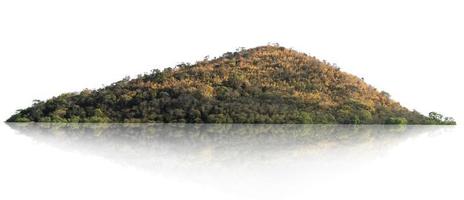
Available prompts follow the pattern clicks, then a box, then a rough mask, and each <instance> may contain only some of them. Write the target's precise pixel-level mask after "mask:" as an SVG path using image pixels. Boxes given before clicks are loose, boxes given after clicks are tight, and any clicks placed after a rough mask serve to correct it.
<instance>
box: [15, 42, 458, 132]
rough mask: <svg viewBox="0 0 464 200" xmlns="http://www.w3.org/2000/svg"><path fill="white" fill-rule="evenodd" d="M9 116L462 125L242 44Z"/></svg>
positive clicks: (279, 53)
mask: <svg viewBox="0 0 464 200" xmlns="http://www.w3.org/2000/svg"><path fill="white" fill-rule="evenodd" d="M7 121H8V122H30V121H33V122H187V123H344V124H384V123H387V124H406V123H407V124H454V123H455V122H454V121H453V119H452V118H443V116H441V115H440V114H437V113H430V115H429V116H424V115H422V114H420V113H418V112H416V111H410V110H408V109H406V108H404V107H402V106H401V105H400V104H399V103H398V102H395V101H394V100H392V99H390V97H389V95H388V93H386V92H380V91H378V90H377V89H375V88H374V87H372V86H370V85H368V84H366V83H365V82H364V81H363V80H362V79H360V78H357V77H355V76H353V75H351V74H348V73H345V72H343V71H341V70H340V69H339V68H337V67H335V66H332V65H331V64H330V63H327V62H325V61H320V60H318V59H317V58H315V57H312V56H309V55H306V54H304V53H299V52H297V51H294V50H291V49H286V48H283V47H278V46H262V47H257V48H253V49H239V50H237V51H236V52H228V53H225V54H223V56H221V57H219V58H214V59H211V60H210V59H208V58H205V59H204V60H203V61H199V62H197V63H195V64H188V63H186V64H185V63H184V64H180V65H178V66H176V67H174V68H166V69H164V70H163V71H160V70H156V69H155V70H152V72H151V73H147V74H144V75H139V76H138V77H137V78H135V79H130V78H125V79H123V80H121V81H119V82H116V83H113V84H111V85H109V86H106V87H104V88H101V89H97V90H88V89H87V90H84V91H81V92H79V93H66V94H62V95H59V96H57V97H53V98H51V99H49V100H46V101H35V102H34V104H33V105H32V106H31V107H29V108H26V109H23V110H18V113H16V114H14V115H13V116H11V117H10V118H9V119H8V120H7Z"/></svg>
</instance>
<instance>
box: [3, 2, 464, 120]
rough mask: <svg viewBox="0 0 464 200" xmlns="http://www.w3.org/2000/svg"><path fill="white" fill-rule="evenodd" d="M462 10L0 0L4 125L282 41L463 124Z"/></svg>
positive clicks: (452, 5)
mask: <svg viewBox="0 0 464 200" xmlns="http://www.w3.org/2000/svg"><path fill="white" fill-rule="evenodd" d="M463 9H464V7H463V6H462V5H461V2H460V1H452V0H435V1H427V0H425V1H424V0H421V1H404V0H390V1H372V0H366V1H362V0H354V1H335V0H324V1H322V0H321V1H307V0H306V1H292V0H286V1H269V0H267V1H249V0H247V1H245V0H236V1H218V0H214V1H213V0H210V1H208V0H198V1H187V0H185V1H180V0H170V1H139V0H131V1H117V0H113V1H102V0H80V1H63V0H56V1H53V0H44V1H32V0H30V1H27V0H11V1H8V0H7V1H5V0H1V1H0V70H1V71H0V74H1V78H0V81H1V82H0V87H1V88H0V91H1V92H2V98H1V102H0V106H1V107H0V110H1V112H0V119H1V120H6V118H8V117H9V116H10V115H11V114H13V113H14V112H15V111H16V110H17V109H20V108H25V107H27V106H30V105H31V104H32V100H34V99H40V100H46V99H48V98H50V97H52V96H56V95H58V94H60V93H63V92H74V91H80V90H82V89H84V88H90V89H95V88H99V87H101V86H102V85H109V84H110V83H112V82H115V81H118V80H120V79H122V78H123V77H124V76H126V75H130V76H132V77H134V76H135V75H137V74H140V73H144V72H149V71H150V70H151V69H153V68H164V67H173V66H175V65H176V64H179V63H180V62H195V61H196V60H202V59H203V57H204V56H206V55H210V56H211V57H214V56H220V55H222V53H224V52H227V51H234V50H235V49H236V48H237V47H247V48H252V47H255V46H259V45H266V44H267V43H269V42H277V43H279V44H280V45H281V46H285V47H288V48H294V49H296V50H298V51H301V52H305V53H309V54H311V55H314V56H316V57H318V58H320V59H325V60H327V61H329V62H331V63H336V64H337V65H338V66H340V67H341V68H342V70H344V71H346V72H350V73H352V74H355V75H357V76H359V77H364V78H365V80H366V81H367V82H368V83H369V84H372V85H373V86H375V87H377V88H378V89H379V90H384V91H387V92H389V93H390V94H391V95H392V97H393V98H394V99H395V100H397V101H399V102H401V103H402V104H403V105H404V106H406V107H408V108H410V109H417V110H418V111H420V112H422V113H424V114H427V113H428V112H430V111H437V112H440V113H443V114H445V115H447V116H452V117H455V118H456V119H457V120H458V121H459V120H461V121H462V120H463V119H464V114H463V107H462V106H461V104H462V102H464V98H463V95H462V89H461V87H462V85H464V79H463V78H462V77H461V76H462V70H461V68H462V67H463V65H464V60H463V59H462V53H463V52H464V37H463V35H464V29H463V27H464V26H462V24H463V19H464V12H462V10H463Z"/></svg>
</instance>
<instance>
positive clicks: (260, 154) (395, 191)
mask: <svg viewBox="0 0 464 200" xmlns="http://www.w3.org/2000/svg"><path fill="white" fill-rule="evenodd" d="M2 130H6V131H5V132H6V133H5V134H9V137H12V138H16V139H17V140H16V141H19V142H20V143H21V142H22V144H23V146H26V147H27V148H30V147H31V146H33V147H34V148H38V149H43V148H46V149H47V150H46V151H45V154H40V155H37V154H34V153H31V154H30V156H31V157H32V156H34V157H35V158H37V156H39V157H44V158H46V159H44V160H46V162H45V163H41V165H42V168H44V169H45V170H44V171H46V172H48V173H49V174H48V175H50V178H51V179H53V178H56V177H54V175H53V171H54V170H55V169H56V165H58V166H60V165H62V162H67V161H65V160H63V161H60V159H63V158H65V159H66V160H67V159H68V158H69V157H73V158H75V159H73V160H72V162H77V163H79V164H78V165H76V166H71V167H69V166H67V167H68V168H69V169H67V170H66V171H68V172H69V173H75V174H78V175H79V176H80V177H87V178H88V180H87V181H88V182H87V183H89V182H92V181H94V180H92V179H94V178H95V179H97V177H99V176H100V175H101V174H99V173H101V171H104V173H109V174H110V175H111V176H112V177H114V178H116V179H117V177H118V176H120V177H126V176H127V177H131V178H133V177H136V176H135V175H134V174H139V175H140V173H142V175H141V177H139V178H135V180H136V181H133V182H132V183H129V182H126V181H124V180H123V179H121V180H120V182H119V184H121V185H124V186H125V187H123V188H125V189H126V190H127V192H128V191H132V194H133V192H137V191H138V189H141V188H145V187H147V186H149V185H150V184H143V185H141V183H142V182H144V181H148V182H151V184H153V186H157V187H158V188H156V187H155V188H153V190H158V189H161V188H163V187H165V188H164V189H162V190H163V191H165V192H166V191H174V192H170V193H168V194H167V195H168V196H172V197H176V195H180V196H181V197H188V198H190V197H195V195H198V197H202V198H203V199H204V198H206V199H208V198H211V199H214V198H221V199H224V198H229V197H230V198H231V199H237V198H240V199H282V198H284V199H288V198H296V199H298V198H301V199H305V198H310V197H313V198H317V199H339V198H346V197H356V198H361V199H363V198H366V199H367V198H370V197H372V195H375V198H376V199H383V198H384V199H390V198H396V197H400V196H402V197H405V196H408V195H411V197H412V196H415V197H417V196H419V197H422V198H432V197H440V198H441V197H445V196H446V197H449V198H454V197H462V195H459V194H460V193H458V192H457V191H454V190H453V188H454V189H457V188H456V187H457V184H458V183H462V178H463V172H462V170H461V169H462V168H461V167H462V166H463V162H462V161H463V159H462V156H461V155H460V153H461V152H464V148H463V145H462V140H461V139H462V138H463V137H462V136H461V135H460V134H459V132H460V130H461V129H460V127H456V126H389V125H365V126H356V125H241V124H49V123H35V124H34V123H26V124H21V123H13V124H8V127H3V129H2ZM2 135H3V134H2ZM18 138H21V139H18ZM25 141H28V142H29V144H24V142H25ZM3 142H6V143H7V142H8V141H3ZM10 145H11V144H10ZM27 148H26V149H25V151H27ZM4 150H11V151H17V149H16V150H15V149H11V148H10V149H4ZM23 150H24V149H23ZM460 150H463V151H460ZM458 151H460V152H459V153H458ZM31 152H32V150H31ZM57 152H59V155H54V154H55V153H57ZM29 153H30V152H29ZM25 155H26V157H25V158H23V159H28V158H27V155H28V153H26V154H25ZM67 156H69V157H67ZM95 159H96V160H97V161H95ZM6 162H9V163H10V164H12V166H15V164H14V161H12V160H6ZM102 163H103V164H102ZM83 165H84V166H85V167H83ZM107 165H108V166H111V167H103V168H100V167H102V166H107ZM89 166H94V167H95V168H96V171H92V170H90V171H86V170H87V167H89ZM112 167H115V168H117V169H114V171H111V170H108V171H111V172H108V171H107V170H106V169H108V168H112ZM13 168H14V167H13ZM28 169H32V170H34V166H30V167H28ZM90 169H92V167H90ZM133 175H134V176H133ZM31 178H34V177H31ZM98 181H99V182H101V183H102V184H103V186H102V187H105V184H106V185H111V184H115V181H116V182H118V181H117V180H113V179H110V180H104V179H100V180H98ZM65 182H66V181H65ZM110 183H111V184H110ZM167 183H172V186H169V184H167ZM68 184H69V183H68ZM80 184H81V185H82V184H84V185H85V184H86V181H82V183H80ZM161 186H162V187H161ZM121 187H122V186H121ZM84 188H85V187H84ZM193 188H195V189H193ZM192 189H193V191H191V192H188V191H190V190H192ZM430 189H433V190H430ZM150 191H151V190H150V189H147V190H144V192H140V191H138V192H139V193H138V194H139V195H141V194H144V195H141V196H143V197H152V198H156V197H159V198H161V197H163V196H162V195H161V193H159V194H156V193H151V192H150ZM175 191H177V192H175ZM202 191H203V192H202ZM453 191H454V193H453ZM120 192H121V191H119V190H114V191H113V190H112V193H111V192H110V196H112V195H113V196H114V197H115V198H118V197H121V195H120V194H118V193H120ZM145 192H146V193H147V194H146V193H145ZM129 193H131V192H129ZM128 195H129V196H130V194H128ZM165 195H166V194H165ZM183 195H185V196H183ZM122 196H124V195H122Z"/></svg>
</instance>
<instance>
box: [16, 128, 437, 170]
mask: <svg viewBox="0 0 464 200" xmlns="http://www.w3.org/2000/svg"><path fill="white" fill-rule="evenodd" d="M9 126H10V127H11V128H13V129H14V130H16V131H18V132H19V133H20V134H24V135H27V136H29V137H32V138H34V139H36V140H38V141H41V142H45V143H49V144H51V145H54V146H58V147H59V148H64V149H70V150H78V151H81V152H88V153H91V154H96V155H100V156H103V157H105V158H108V159H111V160H116V161H118V162H123V163H126V164H129V165H136V166H140V167H144V168H148V169H156V170H162V169H166V168H170V169H172V168H178V169H179V168H180V169H194V168H203V167H205V166H208V167H211V166H218V167H221V166H227V167H230V166H234V167H243V166H250V165H252V166H269V165H297V164H298V163H300V162H302V161H304V162H307V161H310V162H312V161H329V160H332V161H333V160H335V161H343V160H350V161H353V160H359V159H361V158H366V157H375V156H378V155H379V154H381V153H382V152H385V151H387V150H388V149H389V148H390V147H392V146H395V145H396V144H398V143H400V142H401V141H403V140H405V139H407V138H410V137H414V136H418V135H420V134H423V133H432V132H436V131H439V130H440V129H443V128H444V127H440V126H385V125H372V126H371V125H369V126H354V125H252V124H248V125H241V124H47V123H43V124H42V123H39V124H9Z"/></svg>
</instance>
